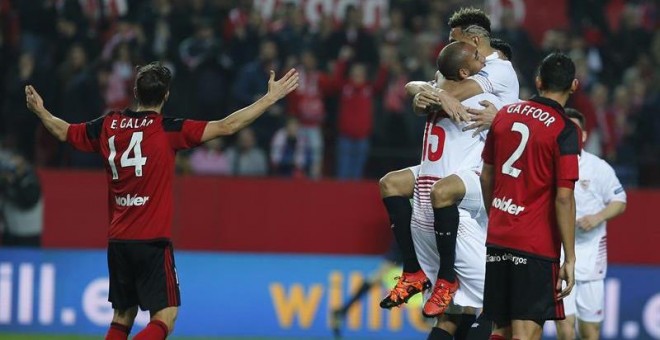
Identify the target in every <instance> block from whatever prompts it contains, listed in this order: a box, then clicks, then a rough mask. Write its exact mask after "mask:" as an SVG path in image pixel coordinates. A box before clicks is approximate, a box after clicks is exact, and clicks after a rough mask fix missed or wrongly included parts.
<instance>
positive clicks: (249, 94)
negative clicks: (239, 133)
mask: <svg viewBox="0 0 660 340" xmlns="http://www.w3.org/2000/svg"><path fill="white" fill-rule="evenodd" d="M270 70H274V71H275V72H278V70H279V61H278V54H277V44H275V42H274V41H273V40H265V41H263V42H262V43H261V45H260V47H259V58H258V59H257V60H255V61H253V62H251V63H248V64H246V65H245V66H243V68H242V69H241V70H240V71H239V72H238V75H237V77H236V82H235V83H234V89H233V91H232V94H233V97H234V99H235V100H236V105H237V106H239V107H244V106H248V105H250V104H251V103H252V102H254V101H255V100H256V99H257V98H260V97H261V96H263V94H264V93H266V91H267V88H266V86H267V85H266V84H267V81H266V80H268V72H269V71H270ZM282 112H283V109H282V107H281V106H279V105H273V106H272V107H271V109H269V110H268V112H266V113H265V114H264V115H263V116H261V117H260V118H259V119H258V120H256V121H255V122H254V124H252V128H253V129H254V132H255V133H256V138H257V143H258V144H260V145H266V144H267V143H268V142H270V138H271V137H272V136H273V133H275V130H276V129H277V126H280V116H281V114H282Z"/></svg>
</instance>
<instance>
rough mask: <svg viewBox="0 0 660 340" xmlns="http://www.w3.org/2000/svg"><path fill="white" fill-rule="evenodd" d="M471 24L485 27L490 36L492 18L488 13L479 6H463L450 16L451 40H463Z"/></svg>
mask: <svg viewBox="0 0 660 340" xmlns="http://www.w3.org/2000/svg"><path fill="white" fill-rule="evenodd" d="M470 26H478V27H481V28H482V29H484V30H485V31H486V33H487V35H488V36H490V19H488V16H487V15H486V13H485V12H484V11H482V10H480V9H478V8H474V7H467V8H461V9H459V10H458V11H456V12H454V14H452V16H451V18H449V28H451V30H450V31H449V41H456V40H461V41H462V40H463V39H464V37H463V35H464V33H465V30H466V29H467V28H468V27H470Z"/></svg>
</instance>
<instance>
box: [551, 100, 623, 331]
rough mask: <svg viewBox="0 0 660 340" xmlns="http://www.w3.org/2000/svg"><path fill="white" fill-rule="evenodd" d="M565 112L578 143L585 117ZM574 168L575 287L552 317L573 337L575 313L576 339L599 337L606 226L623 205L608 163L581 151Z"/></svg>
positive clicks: (604, 267)
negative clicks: (559, 312) (559, 317)
mask: <svg viewBox="0 0 660 340" xmlns="http://www.w3.org/2000/svg"><path fill="white" fill-rule="evenodd" d="M566 115H567V116H568V117H569V118H570V119H571V120H572V121H573V122H575V123H576V124H577V125H578V126H579V127H580V128H581V129H582V141H583V142H584V141H586V139H587V132H586V131H585V130H584V126H585V119H584V116H583V115H582V114H581V113H580V112H578V111H577V110H574V109H566ZM579 166H580V179H579V180H578V183H577V184H578V185H576V186H575V209H576V213H575V216H576V218H577V222H576V224H575V225H576V227H577V228H575V255H576V256H575V258H576V262H575V287H574V288H573V291H572V292H571V294H570V295H569V296H567V297H566V298H564V308H565V314H566V319H564V320H559V321H556V326H557V337H558V338H559V339H575V319H576V316H577V319H578V326H579V327H578V329H579V338H580V339H598V338H599V337H600V323H601V322H602V321H603V316H604V314H603V307H604V303H605V293H604V280H605V274H606V272H607V231H606V224H607V221H608V220H610V219H612V218H614V217H616V216H619V215H620V214H622V213H623V211H624V210H625V209H626V192H625V191H624V190H623V187H622V186H621V183H619V179H618V178H617V177H616V174H615V173H614V169H612V167H611V166H610V165H609V164H607V162H605V161H604V160H602V159H600V158H598V157H597V156H595V155H593V154H590V153H588V152H586V151H584V150H582V153H581V154H580V161H579Z"/></svg>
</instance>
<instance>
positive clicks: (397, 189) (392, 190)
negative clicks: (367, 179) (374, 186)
mask: <svg viewBox="0 0 660 340" xmlns="http://www.w3.org/2000/svg"><path fill="white" fill-rule="evenodd" d="M397 175H398V174H397V173H396V172H388V173H387V174H386V175H385V176H383V177H382V178H381V179H380V181H378V186H379V187H380V195H381V197H383V198H384V197H390V196H403V197H410V196H412V188H408V190H406V187H410V186H411V185H406V183H405V182H406V181H405V180H404V179H403V176H401V175H398V176H397ZM412 185H414V183H413V184H412Z"/></svg>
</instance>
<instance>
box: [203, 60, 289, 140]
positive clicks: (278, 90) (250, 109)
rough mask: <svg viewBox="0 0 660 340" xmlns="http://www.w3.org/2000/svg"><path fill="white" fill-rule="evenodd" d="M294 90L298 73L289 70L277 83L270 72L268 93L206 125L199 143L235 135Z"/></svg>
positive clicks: (273, 73)
mask: <svg viewBox="0 0 660 340" xmlns="http://www.w3.org/2000/svg"><path fill="white" fill-rule="evenodd" d="M296 88H298V72H296V70H295V69H291V70H290V71H289V72H287V74H286V75H284V77H282V78H281V79H280V80H277V81H276V80H275V72H274V71H270V79H269V80H268V93H266V95H264V96H263V97H261V98H259V99H258V100H257V101H256V102H254V103H252V105H249V106H247V107H244V108H242V109H240V110H238V111H236V112H234V113H232V114H230V115H229V116H227V117H225V118H223V119H220V120H214V121H211V122H209V123H208V124H206V128H204V133H203V134H202V140H201V141H202V142H206V141H208V140H211V139H214V138H217V137H220V136H227V135H231V134H234V133H236V132H237V131H239V130H241V129H242V128H244V127H246V126H248V125H250V124H251V123H252V122H253V121H254V120H255V119H257V118H259V116H261V115H262V114H263V113H264V112H266V110H267V109H268V108H269V107H270V106H271V105H273V104H275V103H276V102H277V101H278V100H280V99H282V98H284V97H285V96H286V95H287V94H289V93H291V91H293V90H295V89H296Z"/></svg>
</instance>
